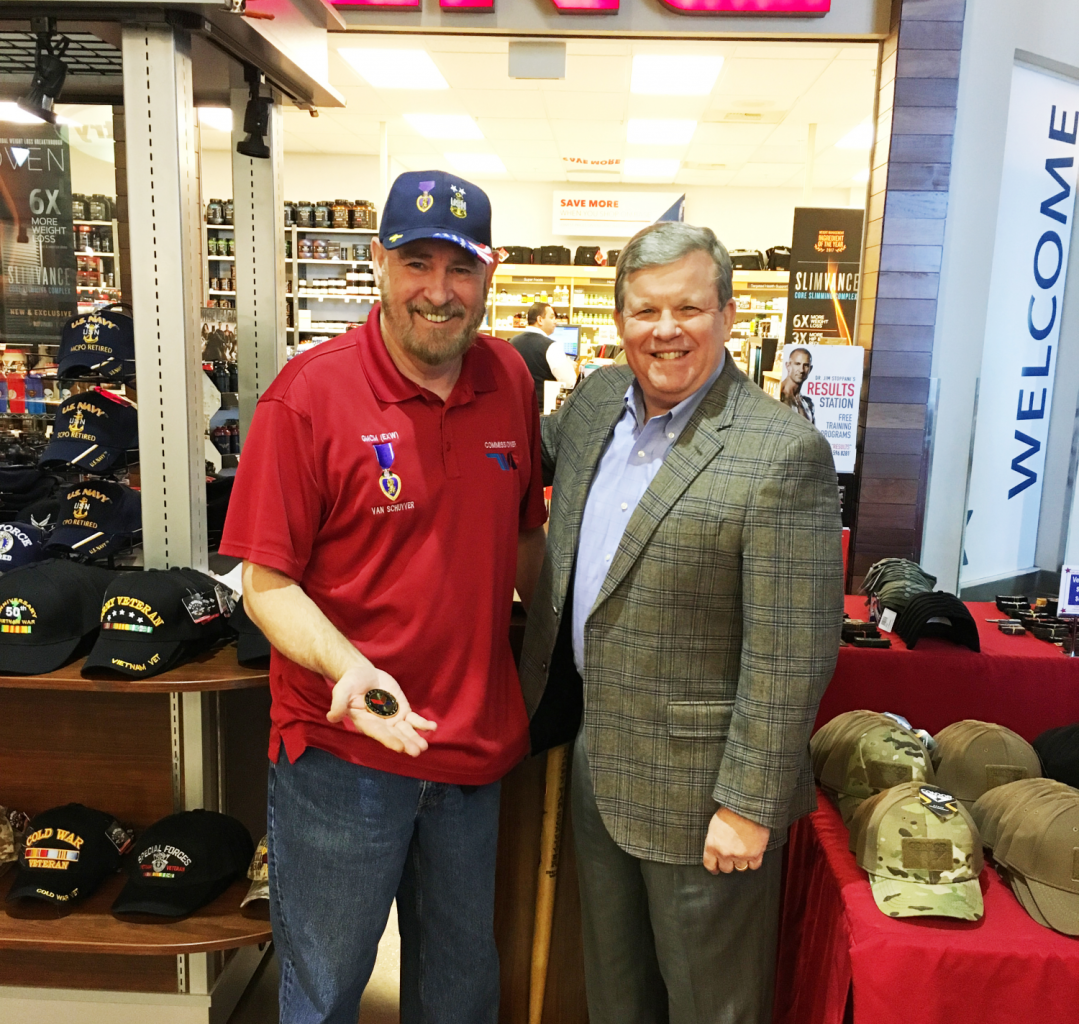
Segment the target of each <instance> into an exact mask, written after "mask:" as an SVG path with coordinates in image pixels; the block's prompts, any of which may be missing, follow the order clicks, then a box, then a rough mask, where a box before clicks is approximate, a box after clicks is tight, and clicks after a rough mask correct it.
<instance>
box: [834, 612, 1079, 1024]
mask: <svg viewBox="0 0 1079 1024" xmlns="http://www.w3.org/2000/svg"><path fill="white" fill-rule="evenodd" d="M846 603H847V613H848V614H849V615H851V616H853V617H855V618H865V617H866V615H867V611H866V607H865V598H864V597H860V596H854V595H850V596H848V597H847V599H846ZM968 607H969V608H970V611H971V614H972V615H973V616H974V618H975V621H976V622H977V623H978V633H979V635H980V638H981V646H982V650H981V653H980V654H975V653H974V652H973V651H971V650H969V649H968V648H966V647H960V646H959V645H958V644H953V643H950V642H949V641H947V640H933V639H924V640H919V641H918V645H917V646H916V647H915V648H914V650H912V651H911V650H907V647H906V645H905V644H904V643H903V641H902V640H900V639H899V636H898V635H897V634H895V633H893V634H891V639H892V646H891V648H890V649H889V650H886V651H882V650H873V649H870V648H864V647H863V648H859V647H843V648H841V649H840V651H839V661H838V662H837V664H836V669H835V674H834V675H833V676H832V681H831V683H829V684H828V690H827V692H826V693H825V694H824V699H823V700H822V701H821V705H820V712H819V713H818V715H817V727H818V728H819V727H820V726H821V725H823V724H824V723H825V722H827V721H828V720H829V719H830V718H834V717H835V716H836V715H838V714H840V712H843V711H851V710H853V709H855V708H869V709H870V710H871V711H895V712H897V713H898V714H901V715H903V716H904V717H905V718H907V719H908V720H909V721H910V723H911V725H913V726H914V727H915V728H916V729H926V730H928V731H929V732H931V733H936V732H939V731H940V730H941V729H943V728H944V726H946V725H950V724H951V723H952V722H956V721H959V720H960V719H962V718H978V719H981V720H982V721H985V722H996V723H997V724H998V725H1005V726H1007V727H1008V728H1009V729H1013V730H1014V731H1015V732H1017V733H1019V735H1020V736H1023V737H1024V738H1025V739H1027V740H1033V739H1034V738H1035V737H1036V736H1037V735H1038V734H1039V733H1041V732H1044V731H1045V730H1046V729H1049V728H1052V727H1053V726H1055V725H1068V724H1070V723H1072V722H1079V658H1069V657H1067V656H1066V655H1065V654H1063V653H1062V652H1061V650H1060V648H1058V647H1054V646H1053V645H1052V644H1048V643H1045V642H1044V641H1042V640H1036V639H1035V638H1034V637H1033V636H1030V635H1029V634H1027V635H1024V636H1005V634H1003V633H1001V632H1000V630H999V629H997V627H996V626H995V625H990V624H989V623H987V622H986V621H985V620H986V619H999V618H1003V616H1002V615H1001V613H1000V612H999V611H997V608H996V605H994V604H991V603H989V602H981V603H978V602H975V603H972V604H969V605H968ZM1076 1018H1077V1019H1079V1008H1077V1010H1076Z"/></svg>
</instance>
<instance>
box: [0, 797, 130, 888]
mask: <svg viewBox="0 0 1079 1024" xmlns="http://www.w3.org/2000/svg"><path fill="white" fill-rule="evenodd" d="M130 845H131V834H130V833H129V832H127V831H126V830H125V829H124V828H123V826H122V825H120V823H119V822H118V821H117V820H116V819H115V818H113V817H112V815H110V814H106V813H105V812H104V811H97V810H94V808H93V807H85V806H84V805H83V804H65V805H64V806H63V807H54V808H52V810H49V811H43V812H42V813H41V814H39V815H37V817H35V818H33V819H31V821H30V824H29V825H28V826H27V829H26V845H25V847H24V848H23V849H22V850H21V851H20V852H19V873H18V875H16V876H15V882H14V884H13V885H12V886H11V891H10V892H8V895H7V898H8V900H10V901H14V900H18V899H24V898H30V899H38V900H46V901H48V902H49V903H56V904H60V905H63V904H69V903H75V902H78V901H79V900H84V899H86V897H87V896H89V895H90V894H91V893H93V891H94V890H95V889H96V888H97V887H98V886H99V885H100V884H101V883H102V882H103V881H104V880H105V879H106V878H107V877H108V876H109V875H111V874H112V873H113V872H114V871H116V870H117V869H118V868H119V867H120V855H121V854H122V853H123V852H124V851H125V850H127V848H128V847H129V846H130Z"/></svg>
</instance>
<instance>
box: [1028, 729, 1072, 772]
mask: <svg viewBox="0 0 1079 1024" xmlns="http://www.w3.org/2000/svg"><path fill="white" fill-rule="evenodd" d="M1034 749H1035V750H1036V751H1037V753H1038V757H1039V758H1040V759H1041V764H1042V774H1044V775H1047V776H1048V777H1049V778H1051V779H1057V780H1059V781H1060V782H1066V783H1067V784H1068V785H1069V786H1076V787H1079V722H1077V723H1076V724H1075V725H1062V726H1060V727H1059V728H1056V729H1048V730H1046V731H1045V732H1043V733H1042V734H1041V735H1040V736H1039V737H1038V738H1037V739H1036V740H1035V741H1034Z"/></svg>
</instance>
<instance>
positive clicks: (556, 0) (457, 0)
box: [333, 0, 832, 18]
mask: <svg viewBox="0 0 1079 1024" xmlns="http://www.w3.org/2000/svg"><path fill="white" fill-rule="evenodd" d="M633 2H634V0H628V2H627V4H626V6H627V7H628V6H630V4H632V3H633ZM662 3H663V4H664V6H665V7H668V8H670V9H671V10H672V11H675V12H676V13H678V14H688V15H706V16H707V15H723V14H744V15H750V16H753V17H761V16H767V15H770V14H771V15H781V16H782V15H785V16H787V17H790V16H792V15H793V16H801V17H803V18H819V17H822V16H823V15H825V14H827V13H828V12H829V11H830V10H831V8H832V0H662ZM551 4H552V6H553V7H554V9H555V10H556V11H557V12H558V13H559V14H617V13H618V5H619V0H551ZM333 5H334V6H335V7H342V8H347V7H357V8H367V9H368V10H406V11H407V10H410V9H416V8H418V7H419V6H420V0H333ZM439 6H440V7H441V8H442V9H443V10H445V11H493V10H494V6H495V0H439Z"/></svg>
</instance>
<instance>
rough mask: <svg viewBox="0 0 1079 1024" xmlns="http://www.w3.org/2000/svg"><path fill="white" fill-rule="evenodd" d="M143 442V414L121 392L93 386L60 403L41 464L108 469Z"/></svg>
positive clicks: (86, 469)
mask: <svg viewBox="0 0 1079 1024" xmlns="http://www.w3.org/2000/svg"><path fill="white" fill-rule="evenodd" d="M138 444H139V414H138V412H137V411H136V410H135V407H134V406H133V405H132V404H131V403H130V402H127V401H125V400H124V399H123V398H121V397H120V396H119V395H113V394H111V393H109V392H105V391H100V390H97V389H95V390H93V391H84V392H82V393H81V394H77V395H72V396H71V397H70V398H67V399H65V400H64V401H63V402H61V403H60V408H59V409H58V410H57V411H56V422H55V423H54V424H53V432H52V440H51V441H50V442H49V444H48V446H47V447H46V448H45V450H44V451H43V452H42V453H41V457H40V458H39V459H38V465H41V466H51V465H56V464H58V463H61V464H68V465H72V466H74V467H76V468H77V469H81V470H83V471H84V472H87V473H107V472H108V471H109V470H110V469H112V467H113V466H114V465H115V464H116V462H117V461H119V460H120V459H121V458H122V457H123V455H124V452H126V451H127V449H129V448H137V447H138Z"/></svg>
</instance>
